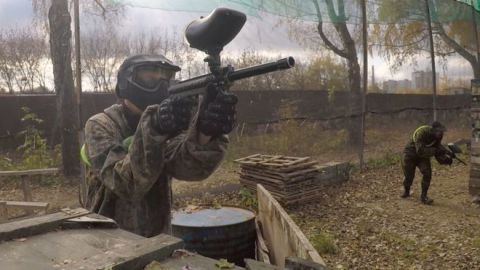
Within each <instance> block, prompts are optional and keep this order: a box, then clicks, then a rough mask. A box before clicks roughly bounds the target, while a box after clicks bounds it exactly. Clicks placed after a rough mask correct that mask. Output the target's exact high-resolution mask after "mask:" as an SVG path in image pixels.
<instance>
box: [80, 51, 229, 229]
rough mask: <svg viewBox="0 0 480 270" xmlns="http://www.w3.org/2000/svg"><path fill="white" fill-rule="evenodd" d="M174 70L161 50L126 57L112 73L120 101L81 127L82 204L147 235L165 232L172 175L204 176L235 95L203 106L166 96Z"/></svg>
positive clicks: (218, 155) (221, 151)
mask: <svg viewBox="0 0 480 270" xmlns="http://www.w3.org/2000/svg"><path fill="white" fill-rule="evenodd" d="M179 70H180V68H179V67H178V66H176V65H174V64H173V63H172V62H171V61H169V60H168V59H167V58H165V57H164V56H161V55H135V56H132V57H129V58H127V59H126V60H125V61H124V62H123V64H122V65H121V66H120V68H119V71H118V77H117V86H116V95H117V96H118V98H119V100H120V104H115V105H113V106H111V107H109V108H107V109H105V110H104V112H103V113H99V114H97V115H94V116H93V117H91V118H90V119H89V120H88V121H87V123H86V124H85V145H84V147H83V148H82V159H83V160H84V161H85V162H86V163H87V171H86V182H87V183H86V186H87V188H86V199H85V203H84V204H85V207H86V208H88V209H89V210H91V211H93V212H95V213H99V214H101V215H104V216H107V217H110V218H112V219H114V220H115V221H116V222H117V223H118V225H119V227H120V228H122V229H125V230H128V231H131V232H133V233H136V234H139V235H142V236H145V237H151V236H155V235H157V234H160V233H170V230H171V229H170V227H171V224H170V218H171V216H170V211H171V200H172V195H171V179H172V177H174V178H176V179H179V180H186V181H199V180H203V179H205V178H207V177H208V176H209V175H210V174H211V173H212V172H213V171H214V170H215V169H216V168H217V167H218V166H219V164H220V162H221V161H222V159H223V157H224V155H225V151H226V148H227V145H228V137H227V136H226V134H228V133H229V132H230V131H232V129H233V125H234V120H235V106H236V103H237V97H236V96H235V95H233V94H218V95H214V94H209V95H207V97H205V98H207V99H208V100H209V101H210V102H209V103H208V106H205V108H203V107H202V108H201V109H198V106H196V104H198V102H197V99H196V98H195V99H194V98H192V97H188V98H180V99H179V98H175V99H174V98H169V97H168V91H167V89H168V87H169V84H170V82H171V81H172V79H173V78H174V75H175V73H176V72H178V71H179ZM210 93H213V91H210ZM215 93H217V92H215Z"/></svg>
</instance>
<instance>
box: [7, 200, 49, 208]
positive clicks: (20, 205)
mask: <svg viewBox="0 0 480 270" xmlns="http://www.w3.org/2000/svg"><path fill="white" fill-rule="evenodd" d="M5 203H6V207H8V208H21V209H44V210H46V209H47V208H48V205H49V204H48V203H47V202H23V201H5Z"/></svg>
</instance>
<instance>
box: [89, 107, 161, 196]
mask: <svg viewBox="0 0 480 270" xmlns="http://www.w3.org/2000/svg"><path fill="white" fill-rule="evenodd" d="M153 111H154V108H153V107H148V108H147V109H146V111H145V112H144V113H143V115H142V117H141V119H140V123H139V125H138V128H137V130H136V132H135V134H134V136H133V140H132V144H131V146H130V147H129V148H128V149H127V148H125V147H124V146H123V145H122V141H121V140H119V139H118V134H115V132H118V128H117V127H116V126H115V123H113V122H111V121H110V122H109V121H101V119H91V120H89V121H87V123H86V125H85V144H86V146H87V152H88V158H89V160H90V162H91V164H92V167H91V170H93V171H94V172H95V173H96V174H98V175H99V178H100V179H101V181H102V182H103V184H104V185H105V186H106V187H107V188H108V189H110V190H112V191H113V192H114V193H115V194H116V195H117V196H119V197H121V198H123V199H126V200H130V201H136V200H139V199H141V198H142V197H143V196H144V195H145V194H146V193H147V192H148V190H149V189H150V188H151V187H152V186H153V184H154V183H155V181H157V179H158V178H159V176H160V174H161V172H162V170H163V168H164V156H165V141H166V138H165V137H164V136H161V135H159V134H158V133H156V132H155V131H154V130H153V129H151V128H150V126H151V125H150V121H151V119H152V115H153Z"/></svg>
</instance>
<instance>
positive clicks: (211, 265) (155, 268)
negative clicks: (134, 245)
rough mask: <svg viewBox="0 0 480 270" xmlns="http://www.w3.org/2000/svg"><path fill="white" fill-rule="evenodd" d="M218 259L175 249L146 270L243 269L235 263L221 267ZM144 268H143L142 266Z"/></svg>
mask: <svg viewBox="0 0 480 270" xmlns="http://www.w3.org/2000/svg"><path fill="white" fill-rule="evenodd" d="M217 263H218V261H217V260H214V259H212V258H208V257H204V256H201V255H198V254H195V253H193V252H189V251H186V250H175V252H174V253H173V255H172V256H171V257H170V258H167V259H165V260H163V261H156V262H152V264H151V265H149V267H148V268H145V269H146V270H160V269H164V270H167V269H168V270H212V269H213V270H222V269H223V270H241V269H244V268H242V267H239V266H236V265H234V266H233V267H231V268H225V267H224V268H220V267H218V266H217ZM142 269H143V268H142Z"/></svg>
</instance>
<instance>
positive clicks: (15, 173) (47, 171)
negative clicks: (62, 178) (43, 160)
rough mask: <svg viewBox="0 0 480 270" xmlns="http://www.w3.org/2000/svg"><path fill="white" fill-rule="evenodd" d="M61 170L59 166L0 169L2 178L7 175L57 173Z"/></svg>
mask: <svg viewBox="0 0 480 270" xmlns="http://www.w3.org/2000/svg"><path fill="white" fill-rule="evenodd" d="M59 172H60V170H59V169H58V168H47V169H34V170H24V171H0V178H1V177H7V176H34V175H56V174H58V173H59Z"/></svg>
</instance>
